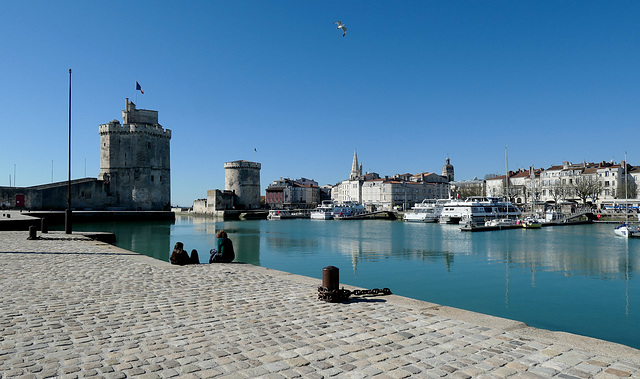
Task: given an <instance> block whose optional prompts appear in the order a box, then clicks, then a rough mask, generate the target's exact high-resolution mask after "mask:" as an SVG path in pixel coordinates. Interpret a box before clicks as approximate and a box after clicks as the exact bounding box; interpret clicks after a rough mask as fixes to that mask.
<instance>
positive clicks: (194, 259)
mask: <svg viewBox="0 0 640 379" xmlns="http://www.w3.org/2000/svg"><path fill="white" fill-rule="evenodd" d="M189 263H191V264H192V265H197V264H200V257H198V250H196V249H193V250H191V259H190V260H189Z"/></svg>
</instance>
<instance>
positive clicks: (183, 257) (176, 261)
mask: <svg viewBox="0 0 640 379" xmlns="http://www.w3.org/2000/svg"><path fill="white" fill-rule="evenodd" d="M169 261H170V262H171V264H173V265H180V266H184V265H188V264H189V263H191V259H190V258H189V253H187V252H186V251H184V250H178V251H176V250H174V251H173V252H172V253H171V257H170V258H169Z"/></svg>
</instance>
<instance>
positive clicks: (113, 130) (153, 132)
mask: <svg viewBox="0 0 640 379" xmlns="http://www.w3.org/2000/svg"><path fill="white" fill-rule="evenodd" d="M122 120H123V124H122V125H121V124H120V122H119V121H118V120H113V121H111V122H109V123H108V124H103V125H100V128H99V130H100V176H99V178H98V179H101V180H103V181H104V186H105V191H106V193H107V204H106V205H107V207H110V208H112V209H126V210H144V211H160V210H169V209H170V208H171V166H170V161H169V157H170V143H169V142H170V140H171V130H169V129H166V130H165V129H163V128H162V126H161V125H160V124H158V111H151V110H146V109H136V105H135V104H134V103H133V102H131V101H129V99H126V104H125V110H124V111H122Z"/></svg>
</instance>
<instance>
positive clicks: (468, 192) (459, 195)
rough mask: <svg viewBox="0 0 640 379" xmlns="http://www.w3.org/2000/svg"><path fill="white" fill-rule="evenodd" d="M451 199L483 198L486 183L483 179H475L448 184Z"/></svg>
mask: <svg viewBox="0 0 640 379" xmlns="http://www.w3.org/2000/svg"><path fill="white" fill-rule="evenodd" d="M449 186H450V192H451V198H454V199H466V198H468V197H471V196H485V194H486V193H487V190H486V181H485V180H484V179H478V177H475V178H473V179H471V180H459V181H457V182H450V183H449Z"/></svg>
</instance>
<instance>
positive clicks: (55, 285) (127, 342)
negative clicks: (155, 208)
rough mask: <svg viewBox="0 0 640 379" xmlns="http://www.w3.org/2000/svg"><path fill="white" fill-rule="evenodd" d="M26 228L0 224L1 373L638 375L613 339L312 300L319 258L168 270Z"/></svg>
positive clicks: (411, 308) (448, 311)
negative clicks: (308, 263) (302, 267)
mask: <svg viewBox="0 0 640 379" xmlns="http://www.w3.org/2000/svg"><path fill="white" fill-rule="evenodd" d="M39 236H41V237H42V239H38V240H27V237H28V232H0V242H1V243H0V257H1V258H2V265H0V288H2V291H1V292H0V293H1V294H0V301H1V302H0V377H2V378H14V377H21V378H47V377H61V378H76V377H106V378H125V377H143V378H167V377H188V378H212V377H219V378H253V377H263V378H295V377H301V378H325V377H340V378H367V377H373V378H406V377H417V378H432V377H433V378H435V377H452V378H471V377H480V378H482V377H484V378H503V377H510V376H511V377H522V378H543V377H559V378H625V377H638V376H640V352H639V351H638V350H636V349H632V348H629V347H626V346H622V345H618V344H614V343H609V342H605V341H600V340H595V339H591V338H586V337H580V336H575V335H571V334H567V333H557V332H550V331H545V330H540V329H535V328H531V327H528V326H526V325H524V324H522V323H519V322H515V321H510V320H505V319H500V318H495V317H491V316H486V315H481V314H477V313H472V312H467V311H463V310H459V309H454V308H449V307H444V306H439V305H437V304H431V303H426V302H421V301H416V300H411V299H407V298H403V297H400V296H396V295H390V296H384V297H368V298H354V299H352V300H351V301H350V302H348V303H341V304H333V303H325V302H322V301H319V300H317V286H318V285H320V284H321V279H320V277H321V272H322V268H321V267H319V268H318V276H319V278H307V277H301V276H297V275H292V274H287V273H284V272H280V271H275V270H270V269H267V268H262V267H256V266H251V265H248V264H214V265H199V266H182V267H181V266H172V265H170V264H169V263H167V262H162V261H158V260H155V259H153V258H150V257H147V256H143V255H139V254H136V253H133V252H130V251H126V250H123V249H120V248H117V247H115V246H112V245H108V244H104V243H100V242H96V241H92V240H89V239H87V238H85V237H82V236H80V235H75V234H71V235H65V234H63V233H59V232H58V233H56V232H52V233H48V234H44V235H40V234H39ZM168 248H169V247H168ZM168 254H169V251H167V255H168Z"/></svg>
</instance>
